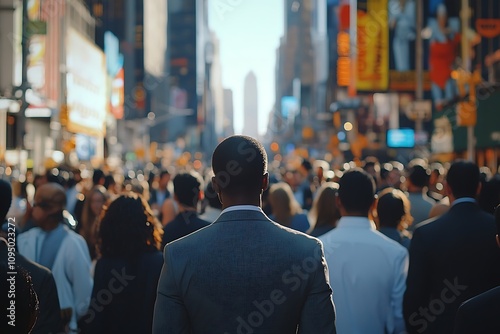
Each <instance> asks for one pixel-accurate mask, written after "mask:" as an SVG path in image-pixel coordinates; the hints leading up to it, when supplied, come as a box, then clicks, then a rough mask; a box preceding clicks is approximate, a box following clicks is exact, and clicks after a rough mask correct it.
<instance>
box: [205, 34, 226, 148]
mask: <svg viewBox="0 0 500 334" xmlns="http://www.w3.org/2000/svg"><path fill="white" fill-rule="evenodd" d="M211 43H212V45H213V60H212V65H211V68H210V87H211V92H212V96H213V107H214V115H213V116H214V118H213V119H214V126H213V127H211V128H209V129H206V130H207V131H214V138H215V140H216V142H215V146H217V144H218V142H219V140H220V139H222V138H223V137H224V87H223V86H222V64H221V60H220V41H219V38H218V37H217V35H216V34H215V32H212V33H211ZM215 146H214V148H215Z"/></svg>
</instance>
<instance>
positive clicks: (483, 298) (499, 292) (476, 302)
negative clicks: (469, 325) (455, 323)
mask: <svg viewBox="0 0 500 334" xmlns="http://www.w3.org/2000/svg"><path fill="white" fill-rule="evenodd" d="M492 307H495V308H497V309H498V308H500V286H499V287H496V288H493V289H491V290H488V291H486V292H483V293H482V294H480V295H477V296H476V297H473V298H471V299H469V300H467V301H465V302H464V303H463V304H462V305H461V306H460V311H462V312H472V311H479V310H480V309H483V308H492Z"/></svg>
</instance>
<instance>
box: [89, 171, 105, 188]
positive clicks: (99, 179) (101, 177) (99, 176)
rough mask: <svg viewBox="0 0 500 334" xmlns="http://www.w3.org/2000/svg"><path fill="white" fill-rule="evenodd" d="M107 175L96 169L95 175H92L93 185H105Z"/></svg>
mask: <svg viewBox="0 0 500 334" xmlns="http://www.w3.org/2000/svg"><path fill="white" fill-rule="evenodd" d="M105 178H106V175H105V174H104V172H103V171H102V170H100V169H94V173H93V174H92V184H93V185H95V186H96V185H99V184H100V185H103V184H104V181H105Z"/></svg>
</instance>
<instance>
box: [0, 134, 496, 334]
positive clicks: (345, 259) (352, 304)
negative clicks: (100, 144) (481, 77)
mask: <svg viewBox="0 0 500 334" xmlns="http://www.w3.org/2000/svg"><path fill="white" fill-rule="evenodd" d="M294 161H297V159H295V160H294ZM341 167H342V168H340V166H330V164H329V163H328V162H327V161H323V160H315V159H306V158H302V159H300V162H299V163H296V164H286V163H282V164H276V163H273V164H270V163H269V161H268V157H267V154H266V152H265V150H264V148H263V146H262V145H261V144H260V143H259V142H257V141H256V140H255V139H253V138H250V137H246V136H232V137H229V138H226V139H225V140H223V141H222V142H221V143H220V144H219V145H218V146H217V148H216V149H215V151H214V152H213V155H212V160H211V166H210V168H207V169H206V170H196V169H195V168H194V167H193V166H189V165H188V166H183V167H179V166H170V167H169V169H158V170H157V171H156V172H155V173H150V175H141V177H128V176H127V177H122V175H120V174H118V173H109V172H104V171H103V170H100V169H95V170H94V171H93V173H92V176H91V177H89V178H88V179H87V178H84V177H82V173H81V171H80V170H78V169H76V168H68V167H63V166H61V167H60V168H54V169H50V170H48V171H47V172H46V173H45V174H43V175H34V176H32V177H30V178H28V179H27V180H26V182H20V181H19V180H18V179H10V180H9V179H4V180H0V219H1V220H2V221H5V223H4V224H3V228H2V232H1V235H0V253H1V254H2V257H1V259H0V266H1V268H2V270H1V274H2V281H1V283H0V285H1V290H2V292H1V293H2V296H1V298H0V300H1V301H2V307H3V310H4V312H7V313H6V316H4V320H3V321H2V325H1V329H0V332H2V333H29V332H31V333H44V334H46V333H77V332H79V333H151V332H153V333H280V334H281V333H285V334H286V333H297V332H298V333H325V334H326V333H336V332H337V333H395V334H400V333H440V334H441V333H499V332H500V320H499V318H498V317H497V316H498V314H500V288H497V287H499V286H500V239H499V238H498V236H497V234H500V209H497V210H496V219H495V208H497V206H498V205H499V204H500V175H498V174H496V173H493V172H491V171H490V170H489V169H487V168H486V167H481V168H479V167H478V166H477V165H476V164H475V163H473V162H469V161H463V160H457V161H454V162H452V163H439V162H432V163H430V162H429V161H426V160H425V159H414V160H412V161H410V162H408V163H406V164H403V163H401V162H397V161H389V162H380V161H378V160H377V159H375V158H373V157H369V158H366V159H365V160H364V161H363V162H362V164H360V165H359V166H356V164H354V163H348V164H345V165H344V166H341ZM0 178H1V177H0ZM14 230H15V235H13V234H12V231H14ZM497 243H498V245H497ZM9 252H15V264H14V265H15V270H13V269H12V268H11V267H9V266H10V265H11V264H12V263H11V262H12V261H10V260H8V259H11V257H9ZM12 272H16V273H15V282H16V292H17V294H16V298H15V300H14V299H11V300H14V302H15V305H16V311H15V314H16V317H17V321H16V322H15V324H16V326H15V327H14V326H12V323H9V318H8V317H7V316H8V315H9V310H8V307H9V305H10V303H12V301H11V300H9V298H10V297H8V296H9V294H8V291H9V281H8V278H9V277H10V274H11V273H12ZM4 306H5V307H4ZM5 310H7V311H5Z"/></svg>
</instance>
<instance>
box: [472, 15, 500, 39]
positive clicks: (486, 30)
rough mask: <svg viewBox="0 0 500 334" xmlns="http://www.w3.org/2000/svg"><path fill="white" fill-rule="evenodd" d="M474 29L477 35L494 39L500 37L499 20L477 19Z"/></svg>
mask: <svg viewBox="0 0 500 334" xmlns="http://www.w3.org/2000/svg"><path fill="white" fill-rule="evenodd" d="M476 29H477V32H478V33H479V35H481V36H483V37H486V38H494V37H497V36H498V35H500V19H477V20H476Z"/></svg>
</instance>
